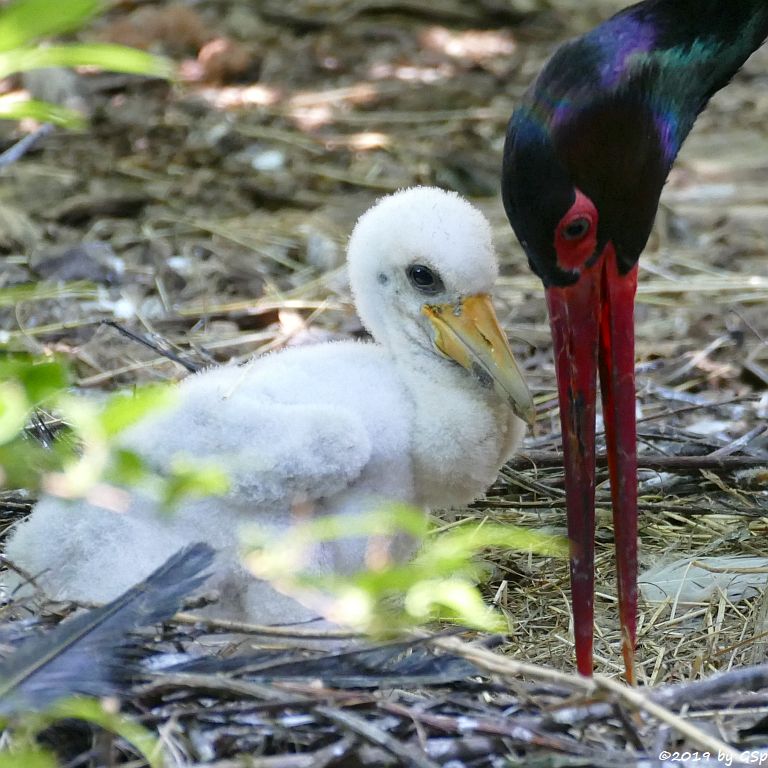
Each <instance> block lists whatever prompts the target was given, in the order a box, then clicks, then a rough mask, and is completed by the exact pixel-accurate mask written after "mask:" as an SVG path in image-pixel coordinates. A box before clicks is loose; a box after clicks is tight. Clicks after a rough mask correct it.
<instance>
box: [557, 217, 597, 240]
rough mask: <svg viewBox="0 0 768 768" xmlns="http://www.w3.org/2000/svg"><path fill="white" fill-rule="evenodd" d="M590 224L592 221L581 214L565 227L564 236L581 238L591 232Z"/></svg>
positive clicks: (569, 238) (573, 238)
mask: <svg viewBox="0 0 768 768" xmlns="http://www.w3.org/2000/svg"><path fill="white" fill-rule="evenodd" d="M590 226H592V222H591V221H590V220H589V219H588V218H587V217H586V216H579V217H578V218H577V219H573V220H571V221H569V222H568V223H567V224H566V225H565V226H564V227H563V237H564V238H565V239H566V240H581V238H582V237H584V235H586V234H587V232H589V228H590Z"/></svg>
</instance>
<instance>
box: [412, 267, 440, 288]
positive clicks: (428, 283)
mask: <svg viewBox="0 0 768 768" xmlns="http://www.w3.org/2000/svg"><path fill="white" fill-rule="evenodd" d="M406 273H407V275H408V279H409V280H410V281H411V284H412V285H413V286H414V287H415V288H417V289H418V290H419V291H421V292H422V293H440V291H442V290H443V281H442V280H441V279H440V278H439V277H438V276H437V275H436V274H435V273H434V272H433V271H432V270H431V269H430V268H429V267H425V266H424V265H423V264H411V266H410V267H408V269H407V271H406Z"/></svg>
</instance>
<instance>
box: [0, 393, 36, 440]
mask: <svg viewBox="0 0 768 768" xmlns="http://www.w3.org/2000/svg"><path fill="white" fill-rule="evenodd" d="M28 413H29V401H28V400H27V398H26V395H25V394H24V388H23V387H22V386H21V385H20V384H19V383H18V382H17V381H2V382H0V444H3V443H7V442H9V441H10V440H13V438H14V437H16V436H17V435H18V434H19V432H21V430H22V429H24V424H26V421H27V414H28Z"/></svg>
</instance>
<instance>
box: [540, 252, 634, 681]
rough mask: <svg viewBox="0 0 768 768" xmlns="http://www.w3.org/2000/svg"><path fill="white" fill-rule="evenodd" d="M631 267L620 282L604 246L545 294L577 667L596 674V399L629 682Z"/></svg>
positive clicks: (631, 626) (631, 586)
mask: <svg viewBox="0 0 768 768" xmlns="http://www.w3.org/2000/svg"><path fill="white" fill-rule="evenodd" d="M636 287H637V269H636V268H634V269H633V270H631V271H630V272H629V273H628V274H626V275H619V274H618V271H617V268H616V259H615V256H614V254H613V249H612V247H611V246H610V245H609V246H608V247H607V248H606V250H605V252H604V253H603V256H602V258H601V259H599V260H598V262H597V264H595V265H594V266H593V267H591V268H589V269H587V270H585V271H584V272H582V274H581V276H580V278H579V280H578V281H577V282H576V283H574V284H573V285H570V286H566V287H556V286H554V287H549V288H548V289H547V305H548V307H549V317H550V325H551V328H552V339H553V342H554V351H555V368H556V372H557V383H558V393H559V400H560V423H561V427H562V433H563V454H564V458H565V492H566V505H567V510H568V537H569V539H570V557H571V563H570V565H571V596H572V601H573V621H574V639H575V644H576V665H577V668H578V670H579V672H580V673H581V674H582V675H591V674H592V666H593V663H592V637H593V625H594V592H595V400H596V394H597V386H596V380H597V372H598V366H599V371H600V385H601V391H602V397H603V418H604V421H605V432H606V444H607V449H608V464H609V471H610V477H611V497H612V503H613V521H614V529H615V542H616V569H617V577H618V592H619V618H620V622H621V632H622V653H623V656H624V665H625V669H626V677H627V680H628V681H629V682H630V683H634V681H635V672H634V649H635V640H636V621H637V619H636V615H637V453H636V450H637V448H636V427H635V376H634V322H633V315H634V296H635V290H636Z"/></svg>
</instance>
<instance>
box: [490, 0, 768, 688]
mask: <svg viewBox="0 0 768 768" xmlns="http://www.w3.org/2000/svg"><path fill="white" fill-rule="evenodd" d="M766 34H768V0H646V2H642V3H639V4H638V5H635V6H632V7H631V8H627V9H626V10H625V11H622V12H621V13H619V14H617V15H616V16H614V17H613V18H611V19H609V20H608V21H606V22H605V23H604V24H602V25H601V26H599V27H597V28H596V29H594V30H593V31H592V32H590V33H588V34H586V35H584V36H583V37H581V38H578V39H576V40H573V41H571V42H569V43H566V44H565V45H563V46H562V47H561V48H560V49H559V50H558V51H557V52H556V53H555V55H554V56H553V57H552V59H551V60H550V61H549V63H548V64H547V65H546V67H545V68H544V70H543V71H542V73H541V75H540V76H539V78H538V79H537V80H536V82H535V83H534V84H533V85H532V86H531V88H530V89H529V90H528V92H527V93H526V95H525V97H524V99H523V101H522V103H521V104H520V106H519V107H518V109H517V110H516V111H515V114H514V115H513V116H512V119H511V121H510V124H509V128H508V132H507V140H506V144H505V147H504V162H503V170H502V196H503V200H504V207H505V209H506V212H507V216H508V217H509V220H510V223H511V224H512V227H513V229H514V230H515V233H516V234H517V236H518V238H519V240H520V242H521V244H522V245H523V248H524V249H525V252H526V254H527V256H528V260H529V262H530V264H531V267H532V269H533V270H534V271H535V272H536V274H538V275H539V277H540V278H541V279H542V281H543V283H544V286H545V289H546V295H547V305H548V308H549V315H550V325H551V327H552V337H553V342H554V354H555V367H556V372H557V381H558V391H559V402H560V420H561V426H562V432H563V453H564V459H565V476H566V483H565V484H566V501H567V508H568V534H569V538H570V542H571V591H572V596H573V615H574V636H575V642H576V660H577V665H578V669H579V671H580V672H581V673H582V674H586V675H588V674H591V672H592V634H593V627H592V624H593V596H594V529H595V516H594V487H595V400H596V378H597V373H598V370H599V378H600V388H601V393H602V400H603V417H604V421H605V429H606V446H607V451H608V459H609V470H610V477H611V496H612V501H613V518H614V529H615V540H616V561H617V574H618V593H619V617H620V622H621V628H622V651H623V654H624V661H625V665H626V669H627V678H628V680H630V681H633V680H634V671H633V663H634V661H633V660H634V648H635V640H636V614H637V479H636V478H637V452H636V429H635V410H634V409H635V387H634V327H633V308H634V294H635V288H636V279H637V260H638V258H639V256H640V253H641V252H642V250H643V248H644V247H645V244H646V241H647V239H648V235H649V234H650V231H651V227H652V226H653V220H654V217H655V215H656V209H657V207H658V202H659V197H660V195H661V190H662V187H663V185H664V182H665V180H666V178H667V174H668V173H669V169H670V167H671V166H672V163H673V162H674V159H675V157H676V156H677V153H678V151H679V149H680V146H681V145H682V143H683V141H684V140H685V137H686V136H687V135H688V132H689V131H690V130H691V128H692V126H693V124H694V122H695V120H696V117H697V115H698V114H699V113H700V112H701V110H702V109H703V108H704V107H705V106H706V104H707V102H708V100H709V99H710V97H711V96H712V95H713V94H714V93H715V92H716V91H717V90H719V89H720V88H722V87H723V86H724V85H726V84H727V83H728V81H729V80H730V79H731V77H732V76H733V75H734V73H735V72H736V71H737V70H738V68H739V67H740V66H741V65H742V64H743V63H744V61H745V60H746V59H747V57H748V56H749V55H750V53H751V52H752V51H753V50H755V49H756V48H757V47H758V46H759V45H760V43H761V42H762V41H763V39H764V38H765V36H766Z"/></svg>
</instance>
